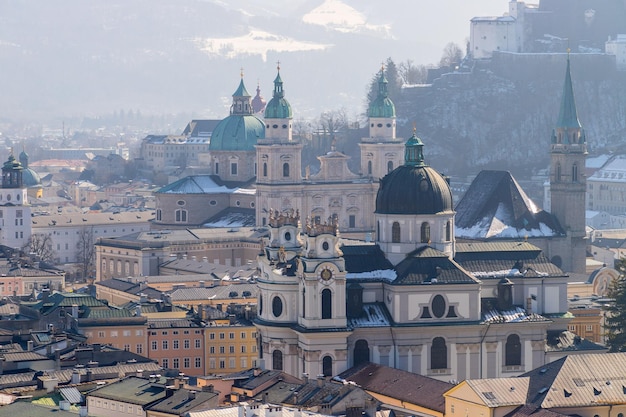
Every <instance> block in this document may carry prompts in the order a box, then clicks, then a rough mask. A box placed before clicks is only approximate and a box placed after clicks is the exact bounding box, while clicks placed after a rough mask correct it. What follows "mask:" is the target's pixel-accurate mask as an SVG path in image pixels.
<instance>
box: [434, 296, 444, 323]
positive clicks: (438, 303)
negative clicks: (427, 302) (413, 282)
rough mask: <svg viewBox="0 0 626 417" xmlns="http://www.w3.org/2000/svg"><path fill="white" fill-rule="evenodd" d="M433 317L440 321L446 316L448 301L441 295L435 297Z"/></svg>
mask: <svg viewBox="0 0 626 417" xmlns="http://www.w3.org/2000/svg"><path fill="white" fill-rule="evenodd" d="M432 309H433V315H434V316H435V317H437V318H438V319H440V318H442V317H443V315H444V314H446V300H445V299H444V298H443V296H441V295H435V297H434V298H433V302H432Z"/></svg>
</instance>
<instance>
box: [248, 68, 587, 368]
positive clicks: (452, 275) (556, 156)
mask: <svg viewBox="0 0 626 417" xmlns="http://www.w3.org/2000/svg"><path fill="white" fill-rule="evenodd" d="M380 86H381V88H380V92H381V93H383V94H382V95H383V96H384V81H383V79H382V77H381V82H380ZM281 92H282V84H281V82H280V78H279V77H277V81H275V91H274V98H273V99H272V101H274V99H276V98H277V97H280V93H281ZM563 94H564V95H563V100H562V103H561V113H560V116H559V119H558V122H557V125H556V128H555V131H554V134H553V138H552V144H551V156H552V163H551V179H550V182H551V189H552V194H553V195H552V209H553V211H554V212H555V215H556V216H557V221H556V224H555V225H554V227H555V228H556V229H558V230H560V231H562V232H563V233H561V234H559V235H558V237H559V238H561V242H562V245H563V247H562V248H556V249H557V250H558V251H560V250H562V252H561V253H563V254H564V255H565V254H569V255H567V256H568V257H566V258H565V259H563V261H564V265H567V266H568V267H571V268H577V265H578V263H579V262H583V264H584V258H585V256H584V234H582V235H581V233H580V230H579V229H580V225H581V224H582V230H583V231H584V207H585V205H584V184H585V182H584V177H583V175H582V167H584V158H585V154H586V149H585V147H586V145H585V138H584V134H583V133H582V129H581V127H580V124H579V123H578V119H577V115H576V112H575V110H576V109H575V105H574V102H573V93H572V91H571V77H570V69H569V60H568V66H567V71H566V79H565V88H564V93H563ZM379 97H380V93H379ZM280 98H281V99H283V97H280ZM272 101H270V102H269V103H268V106H267V107H268V108H270V109H271V106H272V105H273V103H272ZM283 103H284V102H283ZM283 110H285V106H284V105H283ZM266 112H267V110H266ZM276 114H277V116H280V117H277V118H276V121H273V120H271V118H270V120H267V119H266V132H267V131H268V130H267V124H271V126H277V127H278V129H279V130H280V128H281V126H284V125H286V126H289V121H290V116H291V111H290V109H289V111H284V112H282V113H278V112H277V113H276ZM372 114H373V111H372V108H370V132H372V130H374V131H375V130H376V129H381V130H380V131H385V128H390V129H391V128H393V124H392V123H391V120H393V118H391V117H390V118H385V117H382V118H381V120H380V122H379V120H376V118H375V117H372ZM383 114H385V115H390V114H391V112H389V113H383ZM394 115H395V114H394ZM388 121H389V122H390V125H387V122H388ZM283 128H284V127H283ZM285 131H286V132H288V129H287V128H285ZM388 132H391V131H388ZM277 135H278V134H277ZM278 136H279V137H275V136H273V135H272V132H271V130H270V134H269V135H266V138H265V139H264V141H268V142H269V143H267V144H264V143H263V142H262V141H260V142H261V143H260V144H259V145H257V151H258V152H257V157H258V159H257V163H258V164H259V167H262V168H261V169H263V170H265V166H264V165H263V163H264V162H265V160H264V159H263V157H264V156H267V158H268V159H267V161H272V160H273V163H271V165H270V163H269V162H268V168H267V169H268V173H269V170H270V166H273V168H274V169H277V167H278V171H277V172H274V175H276V174H277V175H278V176H279V177H280V176H281V174H285V173H290V172H291V171H281V170H284V169H285V168H283V167H284V166H285V165H284V164H285V163H287V161H294V160H297V156H296V155H297V153H298V152H299V146H298V145H296V144H295V143H294V144H291V143H290V136H288V135H287V134H285V135H284V136H280V135H278ZM391 136H392V135H389V137H391ZM271 141H274V142H271ZM281 142H284V143H281ZM364 142H365V143H366V141H364ZM271 143H275V144H276V145H277V146H276V148H277V149H280V151H278V152H277V153H276V154H273V155H272V154H271V150H272V149H273V148H272V145H271ZM365 143H364V144H362V147H361V149H362V152H367V151H366V149H368V146H367V145H366V144H365ZM385 146H386V145H385ZM393 149H394V151H395V150H396V149H397V148H395V147H394V148H393ZM288 150H292V151H291V152H292V153H289V152H288ZM403 151H404V152H403V156H404V158H403V161H402V164H400V165H399V166H398V165H396V164H394V165H393V167H390V168H393V169H392V170H390V172H389V173H387V174H386V175H381V178H382V180H381V181H380V183H379V184H376V188H377V190H376V198H375V200H374V201H375V203H374V207H375V210H374V211H373V226H374V229H375V231H376V233H375V241H374V242H365V241H354V240H346V239H342V237H343V236H344V234H343V233H341V234H340V230H341V226H342V217H341V216H342V215H345V214H347V213H343V212H333V211H332V210H331V211H329V212H324V214H328V216H324V217H322V216H318V215H316V213H315V211H314V210H312V207H310V206H307V205H305V204H307V203H303V205H301V206H297V205H295V204H293V203H292V204H290V205H286V204H281V202H282V200H280V199H274V200H272V199H271V197H270V196H271V195H272V194H271V193H272V192H273V190H274V188H273V187H272V185H273V184H272V183H271V182H269V180H268V184H267V188H266V189H263V187H262V186H261V188H260V189H259V190H258V194H257V216H259V214H260V213H264V214H263V215H262V216H265V218H266V221H265V222H264V224H265V225H266V226H267V227H268V229H269V233H270V236H269V237H268V238H266V239H265V240H264V243H263V247H262V251H261V253H260V255H259V258H258V267H259V271H260V277H259V279H258V286H259V306H258V317H257V319H256V321H255V325H256V326H257V328H258V331H259V332H258V335H259V345H260V346H259V350H260V355H261V361H262V363H263V364H264V366H265V367H266V368H269V369H275V370H283V371H285V372H287V373H290V374H292V375H295V376H302V375H311V376H313V375H325V376H331V375H337V374H339V373H341V372H343V371H344V370H346V369H348V368H350V367H352V366H356V365H358V364H360V363H362V362H366V361H371V362H375V363H379V364H382V365H387V366H392V367H396V368H400V369H403V370H407V371H411V372H416V373H419V374H422V375H428V376H431V377H433V378H437V379H440V380H445V381H461V380H464V379H468V378H485V377H489V378H491V377H509V376H511V377H512V376H517V375H519V374H522V373H524V372H527V371H530V370H531V369H534V368H537V367H539V366H541V365H543V364H544V361H545V351H546V340H547V339H551V337H552V336H554V335H555V334H559V333H560V332H562V331H564V330H566V329H567V323H568V321H569V316H568V314H567V277H568V276H567V274H566V273H564V272H563V270H562V269H560V268H559V267H557V266H556V265H555V264H554V263H552V262H551V260H550V258H549V257H548V256H547V255H546V253H544V252H543V251H542V249H541V248H540V247H538V246H536V245H534V244H532V243H530V242H529V241H528V240H526V239H523V238H517V239H499V240H498V239H496V240H489V239H475V240H470V239H465V240H457V237H456V228H455V216H456V213H457V212H456V211H455V208H454V205H453V200H452V193H451V190H450V185H449V182H448V180H447V178H446V177H444V176H442V175H441V174H439V172H437V171H436V170H435V169H434V168H432V167H430V166H429V165H428V164H427V163H426V158H425V152H424V143H423V142H422V141H421V140H420V139H419V138H418V137H417V136H416V135H415V133H414V134H413V136H412V137H411V138H409V139H408V140H407V141H406V143H405V144H404V149H403ZM382 155H383V159H378V160H376V161H374V160H373V159H372V163H371V167H372V172H374V171H375V170H379V171H378V172H380V170H384V169H385V168H386V167H385V162H384V157H385V156H386V153H385V152H383V153H382ZM330 156H333V153H332V152H331V153H329V155H327V157H330ZM378 156H381V154H378ZM281 157H282V158H283V159H281ZM272 158H273V159H272ZM381 162H382V163H381ZM364 163H365V167H366V170H365V172H369V171H368V170H367V167H368V165H369V162H368V160H367V159H365V162H364ZM290 169H291V165H289V168H288V170H290ZM578 169H580V172H579V171H578ZM263 172H265V171H263ZM283 177H286V176H285V175H283ZM491 177H494V176H493V175H492V176H491ZM500 177H502V176H500ZM285 181H286V182H287V180H285ZM304 181H306V177H305V180H304ZM513 181H514V180H513ZM276 189H277V190H279V191H277V193H278V192H280V190H282V188H280V187H276ZM581 190H582V191H581ZM265 195H267V197H264V196H265ZM295 195H297V192H296V194H295ZM308 198H310V197H308ZM520 198H521V199H522V200H523V196H520ZM512 200H517V198H515V196H514V198H512ZM526 203H528V207H530V208H529V211H530V212H531V214H534V215H537V218H533V217H528V218H522V219H515V220H519V221H520V222H521V224H522V225H525V224H527V223H528V222H530V221H535V220H536V221H544V219H543V218H542V215H543V214H540V213H538V211H537V210H536V209H535V208H533V204H532V202H526V201H525V202H524V204H526ZM496 206H497V205H496ZM362 207H363V208H364V207H365V206H362ZM263 209H265V210H267V212H262V211H260V210H263ZM580 210H583V211H582V212H580ZM262 216H261V217H257V219H259V218H263V217H262ZM537 219H538V220H537ZM559 221H561V222H562V223H559ZM581 222H582V223H581ZM522 228H523V226H522ZM555 240H556V239H555ZM578 243H580V245H578ZM568 245H571V246H570V247H566V246H568ZM581 248H582V253H581ZM553 249H554V248H553Z"/></svg>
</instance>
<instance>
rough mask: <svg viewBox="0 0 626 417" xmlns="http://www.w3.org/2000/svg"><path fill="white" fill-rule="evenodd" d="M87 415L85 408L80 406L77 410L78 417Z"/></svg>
mask: <svg viewBox="0 0 626 417" xmlns="http://www.w3.org/2000/svg"><path fill="white" fill-rule="evenodd" d="M87 415H88V413H87V406H86V405H81V406H80V408H79V409H78V417H87Z"/></svg>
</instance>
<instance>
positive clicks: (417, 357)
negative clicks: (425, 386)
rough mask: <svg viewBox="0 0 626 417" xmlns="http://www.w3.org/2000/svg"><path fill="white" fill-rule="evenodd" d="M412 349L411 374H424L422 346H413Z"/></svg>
mask: <svg viewBox="0 0 626 417" xmlns="http://www.w3.org/2000/svg"><path fill="white" fill-rule="evenodd" d="M410 348H411V372H414V373H416V374H421V373H422V345H412V346H410Z"/></svg>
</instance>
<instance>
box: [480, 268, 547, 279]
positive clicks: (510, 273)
mask: <svg viewBox="0 0 626 417" xmlns="http://www.w3.org/2000/svg"><path fill="white" fill-rule="evenodd" d="M534 273H535V274H537V275H539V276H548V273H547V272H539V271H534ZM471 274H472V275H474V277H476V278H507V277H523V276H524V272H522V271H520V270H519V269H517V268H512V269H503V270H500V271H473V272H472V273H471Z"/></svg>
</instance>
